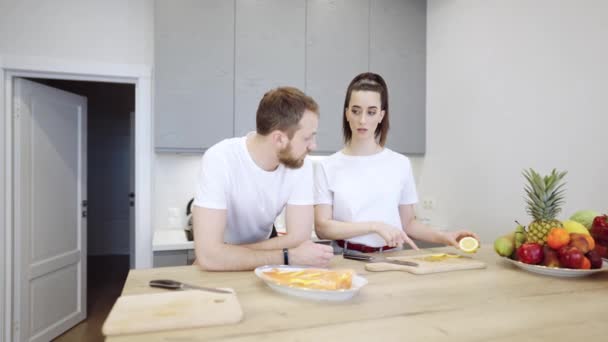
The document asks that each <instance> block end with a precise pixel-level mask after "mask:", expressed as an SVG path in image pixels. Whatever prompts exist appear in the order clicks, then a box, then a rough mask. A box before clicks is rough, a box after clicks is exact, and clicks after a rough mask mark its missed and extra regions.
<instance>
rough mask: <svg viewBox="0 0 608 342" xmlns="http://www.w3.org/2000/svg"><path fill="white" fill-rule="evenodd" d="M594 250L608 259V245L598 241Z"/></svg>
mask: <svg viewBox="0 0 608 342" xmlns="http://www.w3.org/2000/svg"><path fill="white" fill-rule="evenodd" d="M594 251H597V253H598V254H599V255H600V257H602V258H607V259H608V247H606V246H602V245H600V244H597V243H596V244H595V249H594Z"/></svg>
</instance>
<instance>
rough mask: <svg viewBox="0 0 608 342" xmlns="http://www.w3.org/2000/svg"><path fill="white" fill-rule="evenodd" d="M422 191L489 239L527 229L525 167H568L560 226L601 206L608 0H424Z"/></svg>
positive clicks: (444, 214)
mask: <svg viewBox="0 0 608 342" xmlns="http://www.w3.org/2000/svg"><path fill="white" fill-rule="evenodd" d="M427 25H428V31H427V32H428V33H427V35H428V36H427V54H428V55H427V127H428V128H427V129H428V132H427V154H426V156H425V157H424V161H423V163H422V165H421V170H420V172H421V173H420V175H419V176H420V187H419V192H420V193H421V195H422V196H433V197H434V198H435V199H436V201H437V209H436V210H435V215H436V216H437V217H439V218H441V220H443V221H445V222H447V223H448V224H449V225H450V226H453V227H458V226H462V227H469V228H471V229H474V230H476V231H478V232H479V233H480V235H481V237H482V239H483V240H485V242H491V239H493V238H494V237H496V236H498V235H499V234H502V233H506V232H507V230H510V229H512V228H514V224H513V220H514V219H518V220H520V222H522V223H526V224H527V223H529V222H530V221H531V219H530V218H529V217H528V216H527V215H526V214H525V211H524V200H523V195H524V192H523V185H524V178H523V177H522V176H521V171H522V169H524V168H528V167H533V168H535V169H536V170H538V171H542V172H543V173H544V172H548V171H550V169H552V168H557V169H559V170H568V171H569V174H568V175H567V178H566V179H567V182H568V185H567V189H568V190H567V201H566V204H565V206H564V213H563V214H562V215H561V216H560V218H565V217H567V216H569V215H570V214H571V213H572V212H573V211H575V210H578V209H583V208H590V209H596V210H603V211H606V210H608V207H607V205H606V193H607V191H608V178H606V175H607V174H608V157H607V156H606V147H607V146H608V144H607V140H606V137H607V136H608V133H607V132H608V130H607V129H606V127H608V115H607V113H608V101H607V98H608V97H607V96H606V80H608V63H606V61H607V60H608V45H607V44H606V37H608V2H605V1H602V0H593V1H591V0H589V1H584V2H580V1H569V0H560V1H555V0H542V1H538V0H537V1H524V0H503V1H483V0H476V1H473V0H430V1H429V5H428V22H427Z"/></svg>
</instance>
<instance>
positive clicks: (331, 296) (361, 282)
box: [255, 265, 367, 301]
mask: <svg viewBox="0 0 608 342" xmlns="http://www.w3.org/2000/svg"><path fill="white" fill-rule="evenodd" d="M274 268H276V269H279V270H281V271H299V270H302V269H305V268H306V267H297V266H285V265H267V266H260V267H258V268H256V269H255V275H256V276H258V278H260V279H262V280H263V281H264V282H265V283H266V285H268V286H270V288H271V289H273V290H275V291H277V292H280V293H283V294H286V295H290V296H294V297H300V298H306V299H314V300H328V301H343V300H349V299H351V298H352V297H353V296H354V295H356V294H357V292H359V290H361V288H362V287H363V286H365V285H366V284H367V279H365V278H363V277H361V276H358V275H356V274H355V275H353V281H352V286H351V288H350V289H348V290H316V289H306V288H300V287H292V286H286V285H280V284H277V283H275V282H273V281H272V280H270V279H268V278H267V277H266V276H264V274H263V273H264V272H267V271H270V270H272V269H274ZM319 269H321V270H327V269H324V268H319Z"/></svg>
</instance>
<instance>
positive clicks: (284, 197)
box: [194, 137, 313, 244]
mask: <svg viewBox="0 0 608 342" xmlns="http://www.w3.org/2000/svg"><path fill="white" fill-rule="evenodd" d="M246 139H247V137H239V138H231V139H226V140H223V141H221V142H219V143H217V144H215V145H214V146H212V147H211V148H209V149H208V150H207V151H206V152H205V155H204V156H203V158H202V163H201V169H200V174H199V176H198V186H197V188H196V196H195V197H194V205H195V206H197V207H204V208H209V209H226V216H227V220H226V229H225V231H224V242H226V243H229V244H245V243H254V242H259V241H262V240H265V239H267V238H268V236H269V235H270V233H271V231H272V224H273V223H274V221H275V219H276V218H277V216H278V215H279V214H280V213H281V211H282V210H283V209H284V208H285V206H286V205H289V204H291V205H312V204H313V170H312V165H311V161H310V160H308V158H307V159H306V160H305V162H304V165H303V166H302V167H301V168H299V169H290V168H287V167H285V166H284V165H283V164H279V167H278V168H277V169H276V170H274V171H265V170H263V169H261V168H260V167H259V166H258V165H257V164H256V163H255V162H254V161H253V158H251V155H250V154H249V151H248V150H247V142H246Z"/></svg>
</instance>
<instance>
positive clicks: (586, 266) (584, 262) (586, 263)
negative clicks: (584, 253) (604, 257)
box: [581, 257, 591, 270]
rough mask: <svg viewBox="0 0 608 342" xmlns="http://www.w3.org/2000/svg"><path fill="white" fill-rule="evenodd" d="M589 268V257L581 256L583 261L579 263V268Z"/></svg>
mask: <svg viewBox="0 0 608 342" xmlns="http://www.w3.org/2000/svg"><path fill="white" fill-rule="evenodd" d="M590 268H591V261H589V258H587V257H583V263H582V264H581V269H583V270H588V269H590Z"/></svg>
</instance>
